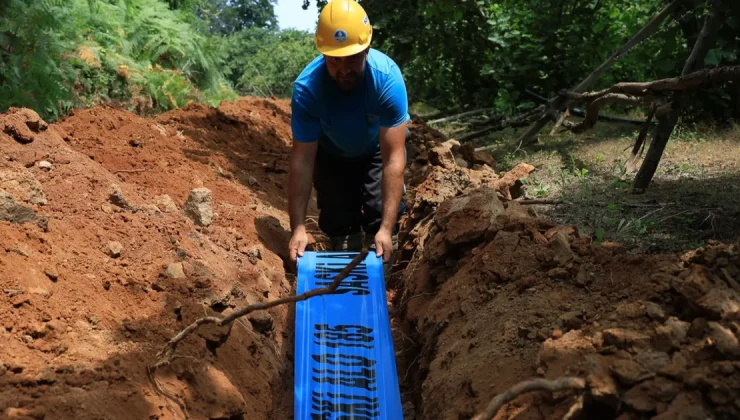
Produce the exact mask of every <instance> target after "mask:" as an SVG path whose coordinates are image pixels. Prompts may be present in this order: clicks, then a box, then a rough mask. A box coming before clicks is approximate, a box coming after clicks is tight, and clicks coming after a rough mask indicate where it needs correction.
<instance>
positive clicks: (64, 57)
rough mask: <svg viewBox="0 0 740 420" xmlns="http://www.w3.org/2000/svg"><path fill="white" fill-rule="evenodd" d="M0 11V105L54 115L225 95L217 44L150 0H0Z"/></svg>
mask: <svg viewBox="0 0 740 420" xmlns="http://www.w3.org/2000/svg"><path fill="white" fill-rule="evenodd" d="M6 2H7V3H8V4H7V6H6V7H4V8H3V10H2V11H0V112H2V111H5V110H6V109H7V108H8V107H10V106H23V107H29V108H32V109H35V110H36V111H37V112H39V113H40V114H41V115H42V116H43V117H44V118H47V119H50V120H54V119H56V118H58V117H59V116H60V115H62V114H64V113H66V112H67V111H68V110H69V109H70V108H72V107H76V106H91V105H95V104H98V103H103V102H109V101H117V102H121V103H122V104H127V105H129V106H131V107H134V106H136V107H137V108H138V109H139V110H140V111H141V110H152V111H161V110H168V109H172V108H175V107H181V106H184V105H186V104H187V103H189V102H192V101H205V102H209V103H212V104H214V103H217V102H218V101H220V100H222V99H229V98H232V97H234V94H233V92H232V91H231V88H230V87H229V86H228V83H227V81H226V79H225V78H224V76H223V73H222V70H221V69H222V68H223V66H224V63H225V58H226V44H225V43H224V42H223V40H222V39H220V38H217V37H213V36H210V35H208V34H204V33H203V32H202V31H199V30H196V25H194V24H191V23H188V22H187V21H186V18H185V17H184V15H183V13H182V12H179V11H173V10H170V9H169V8H168V6H167V4H165V3H163V2H159V1H151V0H106V1H104V0H43V1H40V2H39V1H35V0H6Z"/></svg>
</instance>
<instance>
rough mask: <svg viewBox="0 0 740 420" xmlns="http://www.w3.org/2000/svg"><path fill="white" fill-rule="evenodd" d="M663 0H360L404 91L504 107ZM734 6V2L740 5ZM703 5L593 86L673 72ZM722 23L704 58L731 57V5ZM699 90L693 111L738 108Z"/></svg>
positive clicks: (553, 89) (583, 70)
mask: <svg viewBox="0 0 740 420" xmlns="http://www.w3.org/2000/svg"><path fill="white" fill-rule="evenodd" d="M304 3H308V2H304ZM735 3H737V2H735ZM666 4H667V1H666V0H634V1H628V2H624V1H621V0H474V1H464V2H459V1H452V0H440V1H434V2H429V1H421V0H410V1H406V2H402V3H400V4H397V5H394V7H388V3H387V2H384V1H382V0H362V5H363V7H365V9H366V10H367V11H368V14H369V16H370V21H371V22H372V23H373V26H374V28H375V33H374V41H373V42H374V46H375V47H376V48H378V49H380V50H382V51H384V52H386V53H388V54H389V55H390V56H391V57H393V58H394V59H395V60H396V61H397V62H398V63H399V65H400V66H401V67H402V69H403V72H404V76H405V77H406V80H407V84H408V86H409V91H410V95H411V99H412V100H413V101H425V102H428V103H431V104H432V105H434V106H435V107H437V108H457V107H466V106H475V107H488V106H495V107H496V108H498V109H499V110H500V111H503V112H506V113H519V112H521V111H524V110H526V109H529V108H531V107H532V106H533V105H534V102H536V100H535V99H533V97H532V96H531V95H527V94H526V92H525V91H526V90H530V91H533V92H536V93H537V94H539V95H541V96H544V97H553V96H555V95H556V94H557V93H558V92H559V91H560V90H562V89H566V88H570V87H573V86H575V85H576V84H577V83H578V82H579V81H580V80H582V79H583V78H584V77H585V76H587V75H588V74H590V73H591V72H592V71H593V70H594V69H595V68H596V67H597V66H598V65H599V64H601V63H602V62H604V61H605V60H606V59H607V58H608V57H609V56H611V55H612V54H613V53H614V52H615V51H617V50H618V49H619V48H620V47H621V46H622V45H623V44H624V42H625V41H626V40H627V39H629V38H631V37H632V36H633V35H634V34H635V33H636V32H637V31H638V30H639V29H640V28H641V27H642V26H643V25H645V24H646V23H647V22H648V21H649V20H650V19H651V18H653V17H654V16H655V15H656V14H657V12H658V11H659V10H660V9H662V8H663V7H665V5H666ZM738 4H740V3H738ZM733 7H734V8H735V9H736V12H740V5H734V6H733ZM706 10H707V6H706V4H703V3H701V2H686V5H684V6H683V7H682V8H681V9H680V10H679V11H678V12H677V13H676V16H673V17H671V18H669V19H668V20H667V21H666V22H664V23H663V26H662V30H661V31H660V32H659V33H658V34H656V35H655V36H653V37H651V38H650V39H648V40H647V41H644V42H642V43H641V44H640V45H638V46H637V47H635V48H634V49H633V50H632V51H630V52H629V53H628V54H626V55H625V56H623V57H622V58H621V59H620V60H619V61H618V62H617V64H616V65H615V66H614V67H613V68H612V69H611V70H610V71H609V72H607V73H606V74H605V75H604V76H603V77H602V79H601V81H600V83H599V85H597V86H594V88H595V89H598V88H602V87H605V86H610V85H612V84H614V83H617V82H621V81H646V80H653V79H658V78H663V77H673V76H676V75H678V74H679V73H680V71H681V69H682V67H683V63H684V61H685V60H686V58H687V57H688V55H689V52H690V50H691V48H692V47H693V43H694V41H695V39H696V36H697V35H698V31H699V30H700V29H701V26H702V24H703V18H704V16H705V14H706ZM725 26H726V27H725V28H723V29H722V33H721V35H720V40H719V41H718V45H717V47H716V48H715V49H713V50H712V51H711V52H710V54H709V55H708V57H707V60H706V65H707V66H714V65H720V64H724V65H727V64H738V60H739V58H738V54H737V52H738V51H739V50H738V45H740V44H739V42H738V41H739V40H740V31H738V30H737V28H740V14H738V13H733V14H732V16H729V17H728V20H727V24H726V25H725ZM706 92H707V96H708V97H705V98H702V99H700V100H698V101H696V102H694V103H693V104H692V105H694V111H693V113H694V114H698V113H699V111H700V110H705V111H707V112H710V113H712V114H713V115H722V116H724V117H729V116H731V115H732V114H733V113H735V114H737V113H738V112H740V108H738V107H737V105H736V104H737V103H740V92H738V91H737V89H732V87H731V86H730V88H729V89H728V88H727V87H720V88H716V89H710V90H707V91H706ZM619 110H622V109H619ZM736 117H737V115H736Z"/></svg>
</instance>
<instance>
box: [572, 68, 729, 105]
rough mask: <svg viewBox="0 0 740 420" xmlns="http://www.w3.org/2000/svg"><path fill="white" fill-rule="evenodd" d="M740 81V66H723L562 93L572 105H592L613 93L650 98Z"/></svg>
mask: <svg viewBox="0 0 740 420" xmlns="http://www.w3.org/2000/svg"><path fill="white" fill-rule="evenodd" d="M736 80H740V66H723V67H715V68H712V69H704V70H700V71H695V72H693V73H689V74H685V75H683V76H679V77H670V78H667V79H660V80H654V81H652V82H621V83H617V84H616V85H614V86H612V87H609V88H606V89H603V90H600V91H596V92H587V93H576V92H570V91H564V92H561V95H562V96H564V97H565V98H566V99H568V101H570V102H572V103H591V102H593V101H595V100H596V99H599V98H601V97H604V96H606V95H609V94H612V93H621V94H625V95H632V96H648V95H654V94H656V93H669V92H679V91H683V90H688V89H695V88H699V87H704V86H711V85H718V84H722V83H727V82H731V81H736Z"/></svg>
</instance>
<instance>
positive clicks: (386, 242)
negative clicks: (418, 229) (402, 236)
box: [375, 229, 393, 262]
mask: <svg viewBox="0 0 740 420" xmlns="http://www.w3.org/2000/svg"><path fill="white" fill-rule="evenodd" d="M375 254H376V255H377V256H378V257H383V262H388V261H390V259H391V255H392V254H393V240H392V239H391V233H390V232H388V231H386V230H384V229H381V230H379V231H378V233H376V234H375Z"/></svg>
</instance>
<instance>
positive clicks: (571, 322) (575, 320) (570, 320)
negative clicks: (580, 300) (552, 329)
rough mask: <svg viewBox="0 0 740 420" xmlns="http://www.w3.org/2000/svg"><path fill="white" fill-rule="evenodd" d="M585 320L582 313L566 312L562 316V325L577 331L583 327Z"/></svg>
mask: <svg viewBox="0 0 740 420" xmlns="http://www.w3.org/2000/svg"><path fill="white" fill-rule="evenodd" d="M583 322H584V321H583V318H582V315H581V313H580V312H578V311H573V312H566V313H564V314H562V315H560V324H561V325H562V326H563V327H564V328H565V329H568V330H577V329H579V328H581V327H582V326H583Z"/></svg>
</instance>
